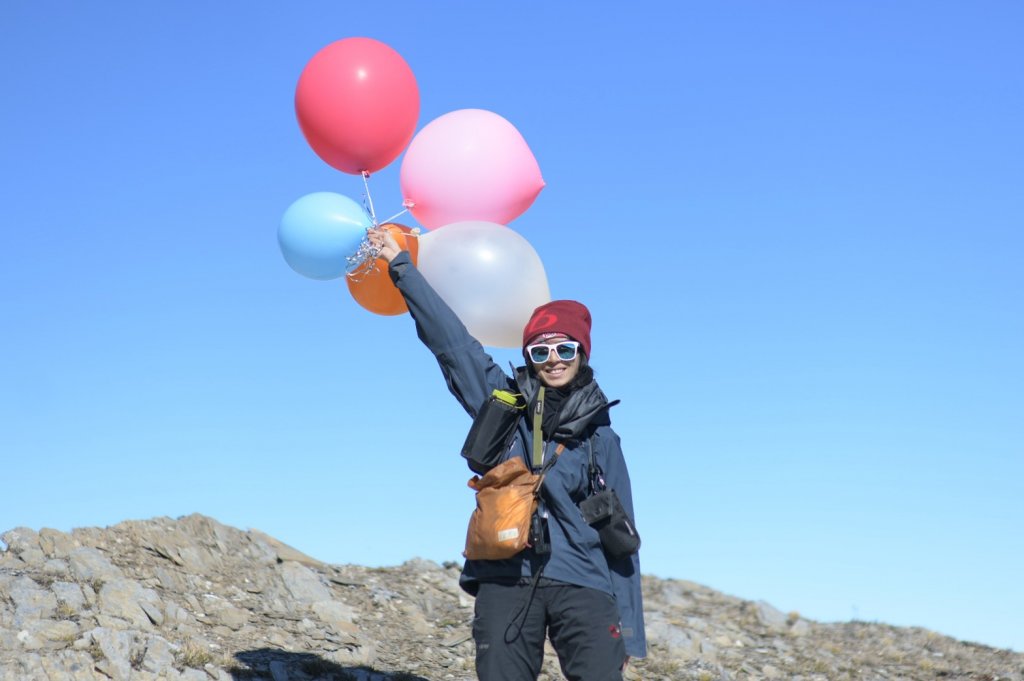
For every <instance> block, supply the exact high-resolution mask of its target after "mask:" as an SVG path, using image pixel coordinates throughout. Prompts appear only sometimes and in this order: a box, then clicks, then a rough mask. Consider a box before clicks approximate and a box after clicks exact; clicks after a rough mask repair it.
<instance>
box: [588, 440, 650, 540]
mask: <svg viewBox="0 0 1024 681" xmlns="http://www.w3.org/2000/svg"><path fill="white" fill-rule="evenodd" d="M587 448H588V450H589V451H588V456H589V464H588V469H589V470H588V473H587V475H588V477H589V478H590V496H588V497H587V498H586V499H584V500H583V501H581V502H580V503H579V507H580V512H581V513H582V514H583V519H584V520H585V521H587V524H588V525H590V526H591V527H593V528H594V529H595V530H597V535H598V536H599V537H600V538H601V548H603V549H604V552H605V553H606V554H607V555H608V556H609V557H611V558H625V557H627V556H631V555H633V554H634V553H636V552H637V551H639V550H640V535H639V534H637V531H636V527H635V526H634V525H633V519H632V518H630V517H629V514H628V513H626V509H625V508H623V507H622V502H621V501H619V496H618V495H617V494H615V490H613V489H607V487H606V486H605V484H604V478H603V477H602V473H601V469H600V468H598V466H597V464H596V463H595V462H594V445H593V444H592V443H591V442H590V441H589V440H588V441H587Z"/></svg>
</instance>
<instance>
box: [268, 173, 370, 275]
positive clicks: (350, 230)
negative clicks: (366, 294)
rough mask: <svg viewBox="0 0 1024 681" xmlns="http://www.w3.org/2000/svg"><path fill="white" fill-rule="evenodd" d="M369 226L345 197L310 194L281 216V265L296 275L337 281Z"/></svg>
mask: <svg viewBox="0 0 1024 681" xmlns="http://www.w3.org/2000/svg"><path fill="white" fill-rule="evenodd" d="M372 226H373V223H372V222H371V221H370V216H369V215H367V214H366V211H364V210H363V207H362V206H360V205H359V204H358V203H356V202H355V201H353V200H352V199H350V198H348V197H347V196H342V195H341V194H334V193H333V192H314V193H313V194H306V195H305V196H303V197H302V198H301V199H299V200H298V201H296V202H295V203H293V204H292V205H291V206H289V207H288V210H286V211H285V212H284V217H282V218H281V227H280V228H279V229H278V230H277V241H278V243H279V244H280V245H281V253H282V254H283V255H284V259H285V261H287V263H288V264H289V265H291V268H292V269H293V270H295V271H296V272H298V273H299V274H301V275H303V276H306V277H309V278H310V279H337V278H338V277H340V276H343V275H344V274H345V271H346V267H347V265H348V262H347V261H346V258H348V257H349V256H352V255H355V253H356V251H358V250H359V244H360V243H361V242H362V240H363V238H364V237H365V236H366V230H368V229H369V228H370V227H372Z"/></svg>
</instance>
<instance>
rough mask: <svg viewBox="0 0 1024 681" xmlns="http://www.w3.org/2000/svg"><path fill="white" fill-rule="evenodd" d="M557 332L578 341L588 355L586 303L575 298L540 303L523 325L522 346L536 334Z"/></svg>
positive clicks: (588, 338) (588, 328)
mask: <svg viewBox="0 0 1024 681" xmlns="http://www.w3.org/2000/svg"><path fill="white" fill-rule="evenodd" d="M558 333H564V334H565V335H566V336H568V337H569V338H572V339H573V340H575V341H579V342H580V347H582V348H583V352H585V353H587V357H588V358H589V357H590V310H588V309H587V306H586V305H584V304H583V303H579V302H576V301H575V300H552V301H551V302H550V303H545V304H543V305H541V306H540V307H538V308H537V309H536V310H534V311H533V314H532V315H530V321H528V322H526V326H525V327H523V347H524V348H525V347H526V346H527V345H529V344H530V342H531V341H533V340H534V339H535V338H537V337H538V336H541V335H546V334H558Z"/></svg>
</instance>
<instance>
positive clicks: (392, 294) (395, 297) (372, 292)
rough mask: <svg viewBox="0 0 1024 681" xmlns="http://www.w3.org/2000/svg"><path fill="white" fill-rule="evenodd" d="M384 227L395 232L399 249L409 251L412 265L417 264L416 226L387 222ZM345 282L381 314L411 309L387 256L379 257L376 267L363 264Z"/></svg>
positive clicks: (357, 297) (360, 300)
mask: <svg viewBox="0 0 1024 681" xmlns="http://www.w3.org/2000/svg"><path fill="white" fill-rule="evenodd" d="M381 227H382V228H383V229H386V230H388V231H389V232H391V236H393V237H394V238H395V241H396V242H397V243H398V247H399V248H401V249H404V250H406V251H409V255H410V256H411V257H412V264H413V265H415V264H416V261H417V260H418V258H419V252H420V240H419V239H418V238H417V236H416V235H415V234H413V233H412V229H410V228H409V227H406V226H405V225H399V224H396V223H389V224H384V225H381ZM345 282H346V283H347V284H348V292H349V293H351V294H352V297H353V298H354V299H355V301H356V302H357V303H359V304H360V305H362V306H363V307H364V308H366V309H367V310H369V311H370V312H373V313H375V314H379V315H399V314H405V313H406V312H408V311H409V308H408V307H406V305H405V299H404V298H402V294H401V293H400V292H399V290H398V288H396V287H395V285H394V283H392V281H391V276H390V275H389V274H388V261H387V260H385V259H384V258H377V259H376V260H374V262H373V265H372V266H371V265H370V264H365V265H363V266H362V267H360V268H359V269H357V270H356V271H355V272H353V273H352V274H350V275H348V276H347V277H345Z"/></svg>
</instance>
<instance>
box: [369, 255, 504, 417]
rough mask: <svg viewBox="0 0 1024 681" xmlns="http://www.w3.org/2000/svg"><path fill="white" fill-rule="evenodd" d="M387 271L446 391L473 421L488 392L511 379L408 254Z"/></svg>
mask: <svg viewBox="0 0 1024 681" xmlns="http://www.w3.org/2000/svg"><path fill="white" fill-rule="evenodd" d="M388 270H389V273H390V275H391V280H392V281H393V282H394V283H395V286H397V287H398V290H399V291H400V292H401V293H402V297H403V298H405V303H406V305H407V306H408V307H409V314H410V315H411V316H412V318H413V320H414V321H415V322H416V333H417V335H418V336H419V338H420V340H421V341H423V344H424V345H426V346H427V348H428V349H429V350H430V351H431V352H432V353H434V357H435V358H437V363H438V364H439V365H440V367H441V373H443V374H444V378H445V381H446V382H447V383H448V389H449V390H450V391H451V393H452V394H453V395H454V396H455V398H456V399H457V400H458V401H459V404H461V405H462V407H463V408H464V409H465V410H466V411H467V412H468V413H469V415H470V416H471V417H473V418H476V414H477V412H478V411H479V409H480V406H481V405H482V404H483V403H484V400H485V399H487V397H489V396H490V394H491V391H492V390H494V389H496V388H497V389H501V390H505V389H508V388H509V386H510V385H511V379H509V377H508V376H507V375H506V374H505V372H503V371H502V370H501V368H500V367H499V366H498V365H497V364H495V362H494V360H493V359H491V356H490V355H488V354H487V353H486V352H485V351H484V349H483V346H482V345H480V342H479V341H477V340H476V339H475V338H473V337H472V336H471V335H470V334H469V331H467V330H466V326H465V325H464V324H463V323H462V321H461V320H460V319H459V318H458V317H457V316H456V315H455V313H454V312H453V311H452V309H451V308H450V307H448V304H447V303H445V302H444V300H443V299H442V298H441V296H439V295H438V294H437V292H436V291H434V289H433V288H432V287H431V286H430V284H429V283H428V282H427V280H426V279H424V278H423V275H422V274H421V273H420V271H419V270H417V269H416V267H415V266H414V265H413V264H412V259H411V258H410V257H409V254H408V253H407V252H405V251H402V252H401V253H399V254H398V255H397V256H396V257H395V258H394V260H392V261H391V264H390V266H389V268H388Z"/></svg>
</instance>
